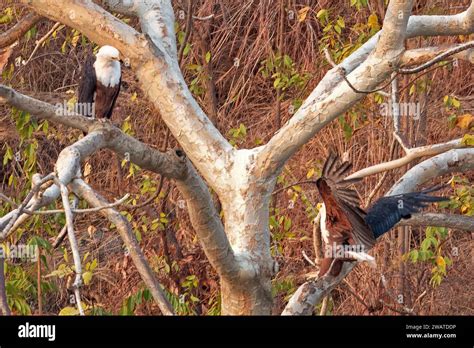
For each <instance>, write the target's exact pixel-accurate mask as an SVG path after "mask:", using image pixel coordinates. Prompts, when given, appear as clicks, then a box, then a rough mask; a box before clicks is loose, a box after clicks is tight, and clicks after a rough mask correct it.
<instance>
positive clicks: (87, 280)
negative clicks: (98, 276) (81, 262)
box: [82, 271, 92, 285]
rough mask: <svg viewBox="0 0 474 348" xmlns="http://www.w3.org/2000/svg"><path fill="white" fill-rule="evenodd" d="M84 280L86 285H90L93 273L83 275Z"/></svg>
mask: <svg viewBox="0 0 474 348" xmlns="http://www.w3.org/2000/svg"><path fill="white" fill-rule="evenodd" d="M82 279H83V280H84V284H85V285H89V284H90V282H91V280H92V272H90V271H87V272H84V273H83V274H82Z"/></svg>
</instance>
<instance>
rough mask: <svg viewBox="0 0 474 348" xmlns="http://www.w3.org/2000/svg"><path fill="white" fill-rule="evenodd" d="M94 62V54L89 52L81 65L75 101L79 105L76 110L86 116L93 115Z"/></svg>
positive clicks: (95, 80) (95, 79)
mask: <svg viewBox="0 0 474 348" xmlns="http://www.w3.org/2000/svg"><path fill="white" fill-rule="evenodd" d="M94 62H95V56H94V55H93V54H92V52H90V53H89V54H88V56H87V58H86V61H85V62H84V65H83V66H82V70H81V79H80V81H79V91H78V96H77V102H78V103H79V104H80V107H78V108H77V110H76V111H77V112H79V113H81V114H82V115H84V116H88V117H92V116H93V115H92V111H93V108H92V104H93V103H94V93H95V89H96V84H97V78H96V75H95V69H94ZM81 104H82V105H81Z"/></svg>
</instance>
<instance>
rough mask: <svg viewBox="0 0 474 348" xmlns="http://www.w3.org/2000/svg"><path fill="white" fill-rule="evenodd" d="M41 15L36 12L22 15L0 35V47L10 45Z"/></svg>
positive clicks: (39, 18)
mask: <svg viewBox="0 0 474 348" xmlns="http://www.w3.org/2000/svg"><path fill="white" fill-rule="evenodd" d="M41 19H43V17H41V16H40V15H38V14H36V13H30V14H28V15H26V16H25V17H23V18H22V19H21V20H20V21H19V22H18V23H16V24H15V25H14V26H13V27H11V28H10V29H8V30H7V31H6V32H4V33H2V34H1V35H0V48H4V47H6V46H10V45H11V44H12V43H14V42H15V41H17V40H19V39H20V38H21V37H22V36H23V35H25V34H26V32H27V31H28V30H30V29H31V27H33V26H34V25H35V24H36V23H38V22H39V21H40V20H41Z"/></svg>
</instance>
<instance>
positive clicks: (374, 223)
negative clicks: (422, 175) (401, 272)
mask: <svg viewBox="0 0 474 348" xmlns="http://www.w3.org/2000/svg"><path fill="white" fill-rule="evenodd" d="M351 168H352V164H351V163H349V162H347V161H341V160H340V159H339V157H338V156H337V155H336V154H335V153H334V152H332V151H331V152H330V154H329V157H328V158H327V160H326V162H325V163H324V166H323V170H322V175H321V177H320V178H319V179H318V180H317V181H316V186H317V188H318V191H319V193H320V195H321V197H322V200H323V202H324V204H323V205H322V207H321V210H320V212H321V232H322V237H323V239H324V242H325V244H326V252H327V254H326V255H325V257H324V259H323V260H322V262H321V268H320V270H319V276H323V275H325V274H326V273H328V271H329V274H331V275H332V276H337V275H338V274H339V273H340V271H341V268H342V264H343V262H344V261H354V260H359V261H373V257H371V256H370V255H368V254H366V253H365V252H364V250H365V251H367V250H369V249H370V248H371V247H372V246H373V245H374V244H375V241H376V239H377V238H379V237H380V236H381V235H383V234H384V233H385V232H387V231H389V230H390V229H391V228H392V227H393V226H395V225H396V224H397V223H398V222H399V221H400V220H401V219H409V218H410V217H411V214H413V213H416V212H418V211H419V210H420V209H421V208H424V207H426V206H427V203H429V202H441V201H445V200H448V198H446V197H436V196H430V195H428V193H430V192H433V191H436V190H439V189H440V188H441V187H440V186H438V187H433V188H430V189H426V190H423V191H420V192H410V193H405V194H400V195H394V196H385V197H382V198H380V199H379V200H377V201H376V202H375V203H374V204H373V205H372V206H371V207H370V208H369V209H368V210H367V212H365V211H364V210H363V209H362V208H361V207H360V201H359V196H358V195H357V192H356V191H355V190H352V189H349V188H348V186H349V185H351V184H353V183H355V182H357V181H359V180H361V179H347V180H345V179H344V177H345V176H346V174H347V173H348V172H349V171H350V169H351ZM356 246H358V247H359V248H354V247H356ZM341 247H342V249H343V250H344V248H345V250H348V252H347V253H343V256H342V257H341V253H339V254H338V253H335V252H336V250H335V249H338V248H341ZM354 249H356V250H354Z"/></svg>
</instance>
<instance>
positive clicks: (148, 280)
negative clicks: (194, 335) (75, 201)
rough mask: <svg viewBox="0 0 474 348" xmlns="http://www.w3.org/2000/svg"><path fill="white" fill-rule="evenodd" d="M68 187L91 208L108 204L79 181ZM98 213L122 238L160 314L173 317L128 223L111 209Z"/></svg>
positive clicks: (169, 305) (171, 310) (171, 309)
mask: <svg viewBox="0 0 474 348" xmlns="http://www.w3.org/2000/svg"><path fill="white" fill-rule="evenodd" d="M70 186H71V188H72V190H73V191H74V193H76V194H77V195H78V196H79V197H81V198H83V199H84V200H86V201H87V202H88V203H89V204H90V205H91V206H93V207H102V206H105V205H108V204H109V203H108V202H107V201H106V200H105V199H104V198H103V197H101V196H100V195H99V194H97V193H95V192H94V190H92V188H90V187H89V185H87V184H86V183H85V182H84V181H83V180H81V179H76V180H74V181H73V182H72V183H71V184H70ZM100 213H101V214H102V215H103V216H105V217H106V218H107V219H108V220H109V221H110V222H111V223H113V224H114V225H115V227H116V228H117V231H118V232H119V234H120V237H122V240H123V242H124V244H125V246H126V247H127V250H128V252H129V253H130V256H131V258H132V260H133V262H134V264H135V267H136V268H137V270H138V272H139V273H140V275H141V277H142V279H143V281H144V282H145V284H146V286H147V287H148V288H149V289H150V292H151V294H152V296H153V298H154V299H155V301H156V303H157V304H158V306H159V308H160V310H161V313H163V314H164V315H173V314H174V313H173V307H172V306H171V304H170V303H169V301H168V300H167V299H166V296H165V294H164V292H163V290H162V288H161V285H160V284H159V282H158V280H157V279H156V276H155V274H154V273H153V270H152V269H151V268H150V266H149V264H148V262H147V261H146V259H145V256H144V255H143V253H142V251H141V249H140V246H139V245H138V243H137V240H136V238H135V234H134V233H133V230H132V227H131V225H130V223H129V222H128V221H127V219H126V218H125V217H123V216H122V215H121V214H120V213H119V212H118V211H116V210H115V209H113V208H108V209H103V210H100Z"/></svg>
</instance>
